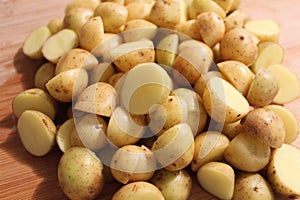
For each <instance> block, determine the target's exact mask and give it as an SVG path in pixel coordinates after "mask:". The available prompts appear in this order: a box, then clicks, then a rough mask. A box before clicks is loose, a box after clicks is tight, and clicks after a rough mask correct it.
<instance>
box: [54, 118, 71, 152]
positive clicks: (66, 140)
mask: <svg viewBox="0 0 300 200" xmlns="http://www.w3.org/2000/svg"><path fill="white" fill-rule="evenodd" d="M74 129H75V123H74V119H73V118H71V119H68V120H66V121H65V122H64V123H63V124H62V125H60V126H59V128H58V129H57V134H56V143H57V145H58V147H59V149H60V150H61V151H62V152H63V153H64V152H65V151H66V150H68V149H70V148H71V147H72V145H71V141H70V135H71V133H72V132H73V131H74Z"/></svg>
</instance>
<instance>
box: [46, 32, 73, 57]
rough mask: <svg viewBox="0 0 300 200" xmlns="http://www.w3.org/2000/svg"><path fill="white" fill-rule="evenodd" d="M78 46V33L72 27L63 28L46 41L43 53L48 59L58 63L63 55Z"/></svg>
mask: <svg viewBox="0 0 300 200" xmlns="http://www.w3.org/2000/svg"><path fill="white" fill-rule="evenodd" d="M62 41H63V42H62ZM77 46H78V37H77V34H76V33H75V32H74V31H72V30H70V29H62V30H61V31H59V32H57V33H56V34H54V35H52V36H51V37H50V38H49V39H48V40H47V41H46V42H45V43H44V45H43V48H42V53H43V55H44V57H45V58H46V59H47V60H48V61H50V62H53V63H57V62H58V59H59V58H60V57H61V56H62V55H64V54H65V53H67V52H68V51H70V50H71V49H73V48H76V47H77Z"/></svg>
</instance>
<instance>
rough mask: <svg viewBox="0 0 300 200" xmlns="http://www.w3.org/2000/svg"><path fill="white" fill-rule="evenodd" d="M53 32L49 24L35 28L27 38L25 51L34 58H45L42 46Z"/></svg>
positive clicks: (23, 48) (24, 46)
mask: <svg viewBox="0 0 300 200" xmlns="http://www.w3.org/2000/svg"><path fill="white" fill-rule="evenodd" d="M50 36H51V32H50V30H49V28H48V27H47V26H40V27H38V28H36V29H34V30H33V31H32V32H31V33H30V34H29V35H28V36H27V38H26V39H25V42H24V44H23V47H22V50H23V53H24V54H25V55H26V56H28V57H29V58H32V59H43V58H44V56H43V54H42V48H43V45H44V44H45V42H46V41H47V40H48V38H49V37H50Z"/></svg>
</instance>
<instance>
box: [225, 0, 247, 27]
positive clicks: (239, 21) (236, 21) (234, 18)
mask: <svg viewBox="0 0 300 200" xmlns="http://www.w3.org/2000/svg"><path fill="white" fill-rule="evenodd" d="M234 1H235V0H234ZM224 23H225V32H228V31H230V30H232V29H234V28H243V25H244V19H243V14H242V12H241V11H240V10H235V11H233V12H232V13H230V14H229V15H228V16H227V17H226V18H225V19H224Z"/></svg>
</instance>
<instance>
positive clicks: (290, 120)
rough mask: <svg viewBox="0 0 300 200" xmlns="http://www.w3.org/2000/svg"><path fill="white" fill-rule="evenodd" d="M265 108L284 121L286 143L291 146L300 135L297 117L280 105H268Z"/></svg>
mask: <svg viewBox="0 0 300 200" xmlns="http://www.w3.org/2000/svg"><path fill="white" fill-rule="evenodd" d="M265 108H267V109H270V110H272V111H274V112H275V113H276V114H277V115H279V116H280V118H281V119H282V120H283V123H284V128H285V138H284V143H287V144H291V143H292V142H294V141H295V140H296V139H297V137H298V135H299V125H298V122H297V119H296V117H295V115H294V114H293V113H292V112H290V111H289V110H288V109H286V108H285V107H283V106H280V105H268V106H266V107H265Z"/></svg>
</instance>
